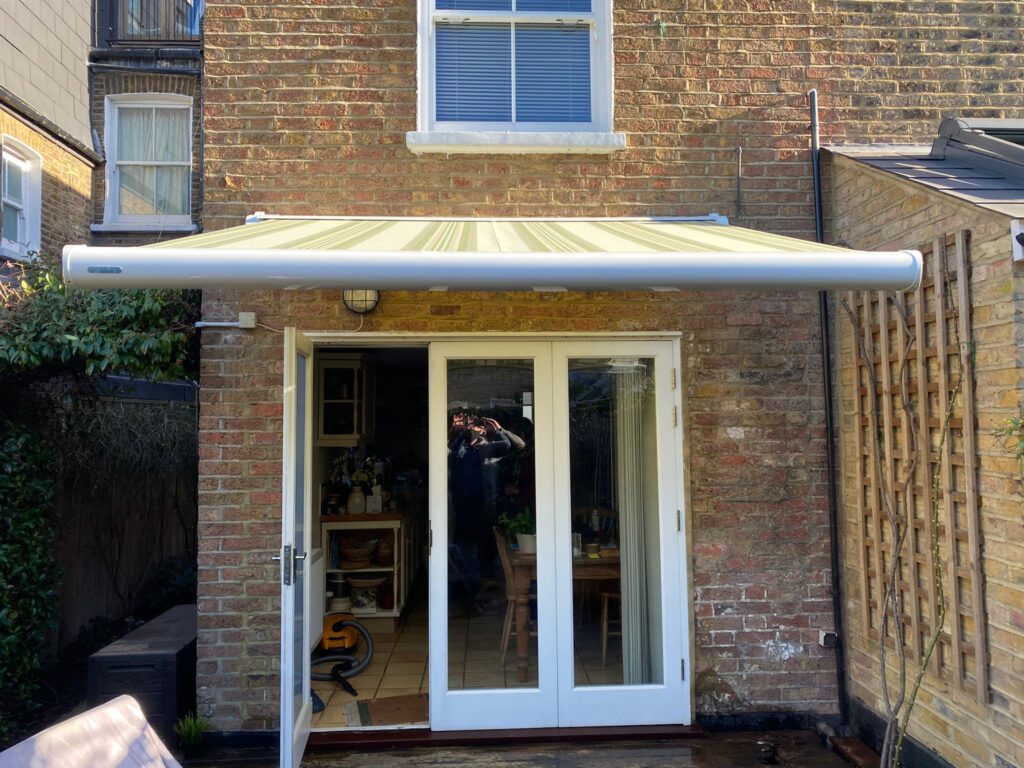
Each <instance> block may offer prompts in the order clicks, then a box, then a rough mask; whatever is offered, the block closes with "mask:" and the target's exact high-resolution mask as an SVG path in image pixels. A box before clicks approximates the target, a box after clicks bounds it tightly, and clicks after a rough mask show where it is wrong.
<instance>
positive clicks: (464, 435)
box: [448, 412, 525, 597]
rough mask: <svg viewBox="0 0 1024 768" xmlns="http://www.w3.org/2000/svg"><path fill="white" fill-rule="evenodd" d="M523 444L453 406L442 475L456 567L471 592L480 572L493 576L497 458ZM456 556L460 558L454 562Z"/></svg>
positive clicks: (478, 583)
mask: <svg viewBox="0 0 1024 768" xmlns="http://www.w3.org/2000/svg"><path fill="white" fill-rule="evenodd" d="M524 445H525V444H524V443H523V441H522V440H521V439H520V438H519V437H518V436H517V435H515V434H514V433H512V432H509V431H507V430H505V429H504V428H503V427H502V426H501V424H499V423H498V422H497V421H496V420H495V419H492V418H488V417H486V416H477V415H474V414H470V413H464V412H457V413H455V414H453V415H452V424H451V428H450V429H449V431H448V477H449V485H448V487H449V489H450V491H451V502H452V513H453V518H454V520H453V522H454V534H453V536H452V540H453V543H454V544H455V548H456V553H455V557H456V560H457V562H456V563H455V565H456V568H457V569H458V570H460V571H461V572H460V574H459V575H460V576H461V578H462V581H463V584H464V586H465V588H466V591H467V592H468V593H469V596H470V597H475V596H476V594H477V593H478V592H479V591H480V586H481V580H482V578H483V577H489V576H493V571H494V560H495V557H496V554H497V553H496V552H495V547H494V534H493V533H492V528H493V527H494V525H495V523H496V522H497V511H496V510H497V500H498V493H499V489H500V486H499V481H498V462H499V461H501V459H502V458H503V457H504V456H507V455H508V454H509V453H511V452H512V451H515V450H519V449H521V448H523V446H524ZM458 560H461V562H458Z"/></svg>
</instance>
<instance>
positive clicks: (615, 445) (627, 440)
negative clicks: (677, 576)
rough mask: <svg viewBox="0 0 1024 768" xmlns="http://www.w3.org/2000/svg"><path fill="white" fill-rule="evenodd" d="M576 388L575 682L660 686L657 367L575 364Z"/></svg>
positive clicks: (572, 427) (572, 397) (624, 361)
mask: <svg viewBox="0 0 1024 768" xmlns="http://www.w3.org/2000/svg"><path fill="white" fill-rule="evenodd" d="M568 387H569V446H570V447H569V480H570V499H571V508H572V531H573V534H574V535H573V549H574V552H573V568H572V580H573V583H572V595H573V599H572V603H573V616H572V624H573V641H574V652H575V664H574V677H573V679H574V682H575V685H576V686H586V685H642V684H651V683H661V682H662V680H663V672H664V670H663V669H662V656H663V654H662V648H661V637H662V616H661V562H660V556H659V552H660V537H659V527H658V526H659V514H658V506H659V505H658V461H657V459H658V456H657V428H656V409H655V391H654V360H653V359H652V358H604V359H573V360H570V361H569V381H568ZM567 554H568V553H567Z"/></svg>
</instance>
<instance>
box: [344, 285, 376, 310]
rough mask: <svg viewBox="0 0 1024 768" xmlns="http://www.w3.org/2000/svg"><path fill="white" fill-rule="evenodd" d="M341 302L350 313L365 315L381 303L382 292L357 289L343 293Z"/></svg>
mask: <svg viewBox="0 0 1024 768" xmlns="http://www.w3.org/2000/svg"><path fill="white" fill-rule="evenodd" d="M341 300H342V301H343V302H345V306H346V307H348V309H349V311H350V312H355V313H356V314H357V315H365V314H367V313H368V312H372V311H373V310H374V309H376V307H377V304H379V303H380V291H376V290H372V289H362V288H360V289H357V290H350V291H342V292H341Z"/></svg>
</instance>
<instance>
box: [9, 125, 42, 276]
mask: <svg viewBox="0 0 1024 768" xmlns="http://www.w3.org/2000/svg"><path fill="white" fill-rule="evenodd" d="M41 171H42V159H41V158H40V156H39V155H38V154H37V153H35V152H33V151H32V150H30V149H29V148H28V147H26V146H24V145H23V144H21V143H20V142H17V141H14V140H13V139H11V138H8V137H6V136H5V137H3V146H2V150H0V213H2V216H0V257H3V258H8V259H24V258H26V257H27V256H29V254H30V253H31V252H32V251H37V250H39V219H40V213H41V210H42V198H41V194H40V192H41V190H40V181H41V176H42V172H41Z"/></svg>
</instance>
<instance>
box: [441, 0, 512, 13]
mask: <svg viewBox="0 0 1024 768" xmlns="http://www.w3.org/2000/svg"><path fill="white" fill-rule="evenodd" d="M434 7H435V8H437V10H439V11H511V10H512V0H437V3H436V4H435V6H434Z"/></svg>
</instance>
